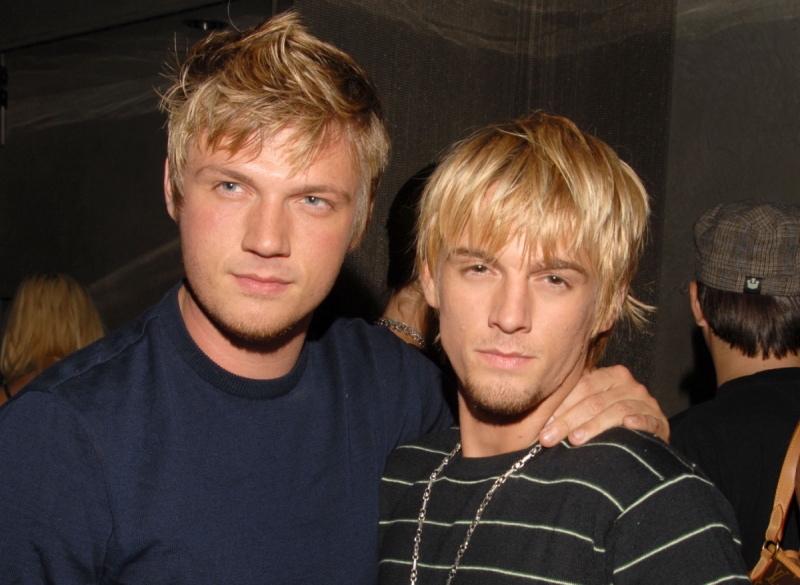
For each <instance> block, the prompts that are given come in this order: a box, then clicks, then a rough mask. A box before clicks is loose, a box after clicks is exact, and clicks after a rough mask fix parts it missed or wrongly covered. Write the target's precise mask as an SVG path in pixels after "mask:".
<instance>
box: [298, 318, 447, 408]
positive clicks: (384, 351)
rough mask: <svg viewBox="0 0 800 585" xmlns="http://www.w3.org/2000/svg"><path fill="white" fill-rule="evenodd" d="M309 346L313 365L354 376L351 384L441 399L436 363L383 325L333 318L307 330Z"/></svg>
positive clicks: (393, 393)
mask: <svg viewBox="0 0 800 585" xmlns="http://www.w3.org/2000/svg"><path fill="white" fill-rule="evenodd" d="M309 350H310V351H311V353H312V355H313V356H314V357H313V358H312V364H313V366H314V367H323V368H327V369H328V370H329V371H330V372H331V375H334V376H338V375H341V376H342V377H343V378H344V379H350V378H352V377H356V378H357V380H355V386H354V387H358V386H360V385H364V384H369V385H371V386H373V387H374V388H376V389H377V388H382V389H384V391H385V392H386V393H388V395H389V396H390V397H392V398H397V399H400V400H406V399H409V398H411V397H412V396H417V397H421V398H423V400H425V401H428V400H429V399H430V396H431V395H435V396H436V398H437V400H439V399H441V371H440V370H439V368H438V367H437V366H436V364H434V363H433V362H432V361H431V360H430V359H428V358H427V357H425V355H424V354H423V353H422V352H421V351H419V350H418V349H417V348H416V347H413V346H411V345H409V344H408V343H405V342H404V341H402V340H401V339H400V338H398V337H397V336H396V335H394V334H393V333H392V332H391V331H389V330H388V329H386V328H385V327H376V326H374V325H370V324H368V323H367V322H365V321H364V320H363V319H346V318H340V319H336V320H335V321H333V322H332V323H330V324H328V325H327V326H326V327H325V328H324V330H322V331H320V330H315V331H313V332H312V333H310V334H309Z"/></svg>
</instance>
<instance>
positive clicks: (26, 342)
mask: <svg viewBox="0 0 800 585" xmlns="http://www.w3.org/2000/svg"><path fill="white" fill-rule="evenodd" d="M7 323H8V324H7V326H6V331H5V335H3V343H2V348H0V371H2V373H3V392H1V393H0V406H1V405H3V404H5V402H6V401H7V400H8V399H10V398H11V396H13V395H14V394H16V393H17V392H18V391H19V390H20V389H21V388H22V387H23V386H25V384H27V383H28V382H30V381H31V380H32V379H33V378H34V377H35V376H36V375H38V374H39V373H40V372H42V370H44V369H45V368H47V367H49V366H51V365H53V364H54V363H56V362H57V361H58V360H60V359H62V358H64V357H66V356H67V355H69V354H71V353H72V352H73V351H76V350H78V349H80V348H82V347H84V346H86V345H89V344H90V343H92V342H93V341H96V340H97V339H100V338H101V337H102V336H103V335H104V334H105V330H104V328H103V322H102V321H101V319H100V315H99V314H98V313H97V309H96V308H95V306H94V303H93V302H92V299H91V297H90V296H89V291H88V290H86V288H85V287H84V286H83V285H81V284H80V283H78V282H77V281H76V280H75V279H74V278H72V277H71V276H68V275H66V274H61V273H58V272H42V273H39V274H34V275H33V276H30V277H28V278H26V279H25V280H24V281H23V282H22V284H20V286H19V288H18V289H17V293H16V294H15V295H14V300H13V302H12V304H11V309H10V311H9V314H8V322H7Z"/></svg>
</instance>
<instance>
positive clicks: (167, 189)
mask: <svg viewBox="0 0 800 585" xmlns="http://www.w3.org/2000/svg"><path fill="white" fill-rule="evenodd" d="M164 201H166V203H167V213H169V216H170V217H171V218H172V219H173V221H175V222H177V221H178V216H179V213H178V205H177V204H176V202H175V197H174V194H173V192H172V182H171V181H170V180H169V159H166V160H165V161H164Z"/></svg>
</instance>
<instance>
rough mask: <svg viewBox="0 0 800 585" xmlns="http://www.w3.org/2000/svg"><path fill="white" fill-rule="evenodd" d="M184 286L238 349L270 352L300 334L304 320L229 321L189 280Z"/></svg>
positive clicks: (215, 325)
mask: <svg viewBox="0 0 800 585" xmlns="http://www.w3.org/2000/svg"><path fill="white" fill-rule="evenodd" d="M184 284H185V286H186V290H187V291H188V292H189V294H190V295H191V297H192V299H193V300H194V303H195V304H196V305H197V307H198V308H199V309H200V311H201V312H202V313H203V315H205V317H206V318H207V319H208V320H209V321H210V322H211V324H212V325H214V327H215V328H216V329H217V330H218V331H219V332H220V333H222V334H223V335H224V336H225V337H226V338H227V339H228V340H229V341H230V342H231V343H232V344H233V345H235V346H237V347H242V348H250V349H254V350H269V349H270V348H273V347H275V346H280V345H283V343H285V342H286V341H287V340H288V339H290V338H291V337H293V336H294V335H295V334H296V333H297V332H298V329H299V325H300V323H301V322H302V321H303V320H304V319H299V320H295V321H292V322H290V323H289V324H288V325H276V324H263V325H261V326H258V324H256V323H252V322H247V321H234V320H233V319H227V318H226V317H225V316H224V315H223V314H222V311H219V310H217V309H216V308H215V307H214V306H213V305H214V303H213V302H206V301H205V300H204V299H202V298H201V297H200V296H199V295H198V294H197V293H196V292H195V290H194V289H192V286H191V284H190V283H189V282H188V280H186V281H185V282H184Z"/></svg>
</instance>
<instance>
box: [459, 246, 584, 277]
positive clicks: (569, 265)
mask: <svg viewBox="0 0 800 585" xmlns="http://www.w3.org/2000/svg"><path fill="white" fill-rule="evenodd" d="M450 257H451V258H457V257H460V258H474V259H476V260H481V261H483V262H486V263H487V264H492V263H493V262H495V261H496V260H497V257H496V256H494V255H493V254H490V253H489V252H487V251H486V250H480V249H476V248H466V247H459V248H456V249H455V250H453V252H452V254H450ZM540 270H574V271H575V272H579V273H580V274H583V275H586V274H588V270H587V269H586V268H585V267H583V266H581V265H580V264H578V263H577V262H574V261H572V260H566V259H564V258H557V257H552V258H550V259H546V258H542V259H540V260H538V261H537V262H535V263H533V264H532V266H531V271H532V272H536V271H540Z"/></svg>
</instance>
